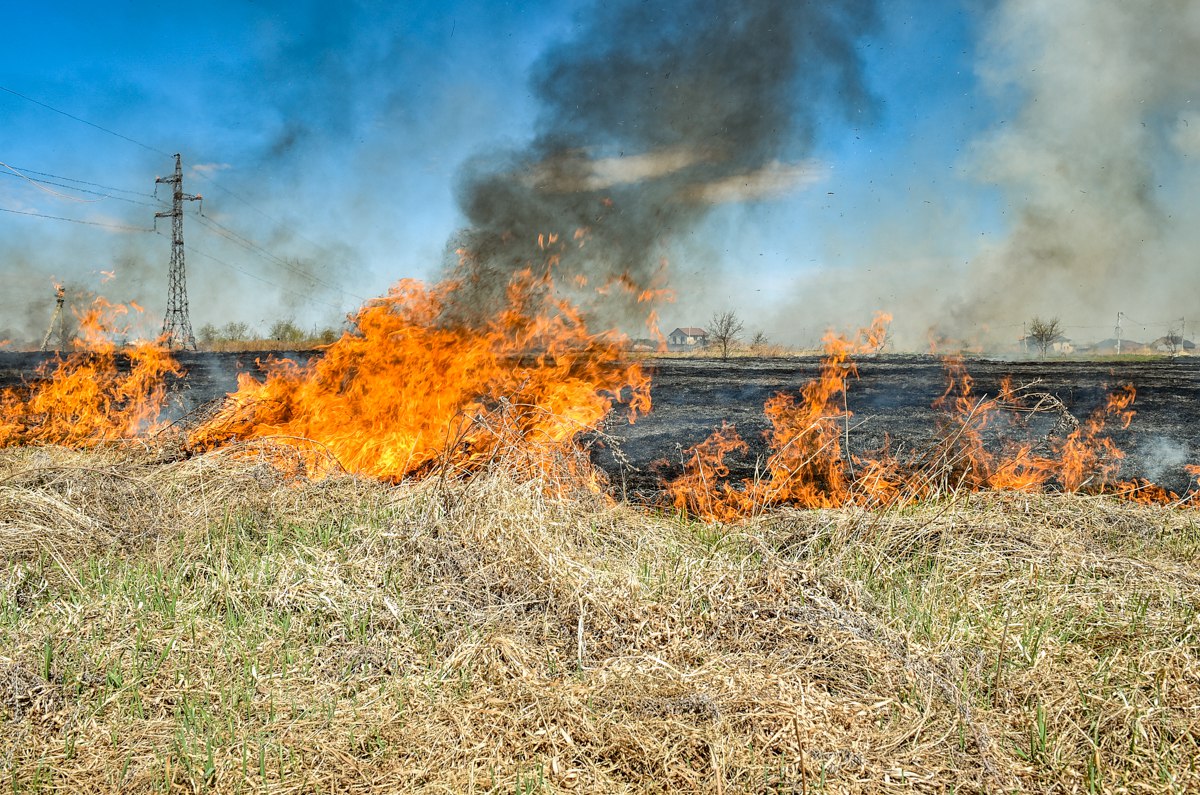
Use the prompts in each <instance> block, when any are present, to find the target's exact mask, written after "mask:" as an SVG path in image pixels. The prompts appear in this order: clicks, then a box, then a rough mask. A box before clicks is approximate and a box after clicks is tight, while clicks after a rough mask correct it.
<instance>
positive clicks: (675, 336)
mask: <svg viewBox="0 0 1200 795" xmlns="http://www.w3.org/2000/svg"><path fill="white" fill-rule="evenodd" d="M667 344H668V345H670V346H672V347H674V348H699V347H700V346H702V345H707V344H708V332H707V331H705V330H704V329H702V328H697V327H695V326H683V327H682V328H677V329H675V330H674V331H672V332H671V333H670V334H668V335H667Z"/></svg>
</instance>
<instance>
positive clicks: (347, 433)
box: [189, 270, 650, 480]
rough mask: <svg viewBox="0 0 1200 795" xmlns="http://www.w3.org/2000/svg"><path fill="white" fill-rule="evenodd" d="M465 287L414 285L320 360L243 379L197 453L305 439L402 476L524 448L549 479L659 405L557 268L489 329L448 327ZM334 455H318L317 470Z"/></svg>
mask: <svg viewBox="0 0 1200 795" xmlns="http://www.w3.org/2000/svg"><path fill="white" fill-rule="evenodd" d="M455 289H456V285H455V284H453V283H443V284H438V285H433V286H425V285H423V284H421V283H419V282H415V281H402V282H400V283H399V284H397V285H396V286H395V287H393V288H392V290H391V291H389V293H388V295H387V296H385V297H383V298H380V299H377V300H375V301H372V302H370V303H369V304H367V305H366V306H364V307H363V308H362V309H361V310H360V311H359V312H358V313H357V315H356V316H355V317H354V318H353V321H354V322H353V327H354V331H353V332H350V333H346V334H344V335H343V336H342V338H341V339H339V340H338V341H336V342H334V343H333V344H331V345H330V346H328V347H327V348H326V349H325V350H324V352H323V354H322V355H321V356H320V357H319V358H316V359H314V360H312V361H311V362H310V363H309V364H308V365H305V366H300V365H297V364H295V363H293V362H290V361H277V362H273V363H271V364H270V365H269V367H270V372H269V374H268V375H267V377H266V379H265V380H263V381H257V380H255V379H253V378H251V377H249V376H242V377H241V378H240V379H239V384H238V390H237V392H235V393H233V394H232V395H230V396H229V398H228V400H227V402H226V404H225V406H224V408H223V409H222V410H221V411H220V413H219V414H218V415H217V416H216V417H215V418H214V419H213V420H212V421H210V422H208V423H206V424H205V425H203V426H202V427H200V428H198V429H197V430H196V431H195V432H194V433H193V434H192V435H191V438H190V440H189V445H190V447H191V449H193V450H197V451H199V450H207V449H211V448H214V447H218V446H221V445H224V444H226V443H228V442H230V441H233V440H247V439H265V438H274V439H277V440H280V441H283V442H284V443H287V442H288V441H289V440H296V439H304V440H309V441H311V442H316V443H317V444H319V445H320V446H321V447H322V448H323V449H324V450H326V451H328V452H329V453H331V454H332V455H333V457H334V458H335V459H336V460H337V462H338V463H339V464H340V465H341V466H342V467H344V468H345V469H347V470H350V471H354V472H360V473H364V474H369V475H373V476H376V477H380V478H384V479H389V480H399V479H401V478H404V477H407V476H413V475H419V474H421V473H423V472H428V471H430V470H431V469H433V468H435V467H436V468H444V467H450V468H451V470H452V471H454V472H458V473H471V472H475V471H479V470H480V469H482V468H484V467H485V466H486V465H487V464H488V463H490V462H492V461H494V460H496V459H497V457H499V456H503V455H506V454H510V453H513V452H517V453H519V454H520V457H521V460H522V461H523V462H524V464H523V467H524V469H525V471H526V472H527V473H528V474H533V475H544V474H545V472H546V467H547V466H549V462H551V461H554V460H565V458H569V456H564V454H566V453H569V452H570V449H571V445H572V443H573V441H574V440H575V439H576V438H577V437H578V436H579V435H580V434H581V433H583V432H586V431H590V430H594V429H596V428H597V427H598V426H599V424H600V422H601V421H602V420H603V419H604V418H605V416H606V415H607V414H608V413H609V412H610V410H611V409H612V408H613V406H614V404H615V403H617V402H619V401H622V402H626V403H628V406H629V417H630V421H632V420H633V418H634V417H636V416H637V415H638V414H641V413H644V412H646V411H648V410H649V408H650V390H649V378H648V377H647V376H646V375H645V374H644V373H643V372H642V369H641V367H640V365H637V364H631V363H626V362H624V361H622V358H621V346H620V344H619V342H620V340H619V339H618V338H616V337H615V336H613V335H593V334H591V333H589V332H588V331H587V329H586V327H585V326H584V323H583V321H582V319H581V317H580V315H579V312H578V310H577V309H576V308H575V307H574V306H572V305H570V304H568V303H566V302H565V301H561V300H558V299H555V298H554V297H553V295H552V282H551V280H550V276H549V273H548V271H547V272H546V273H543V274H541V275H535V274H534V273H533V272H532V271H530V270H525V271H522V272H521V273H519V274H517V276H516V277H514V279H513V281H512V282H511V283H510V285H509V288H508V307H507V308H506V309H505V310H504V311H503V312H501V313H500V314H499V315H497V316H496V317H495V318H494V319H493V320H492V321H491V322H490V323H489V324H488V325H487V327H486V328H484V329H470V328H464V327H457V326H454V325H444V324H443V320H442V318H443V312H442V310H443V309H444V308H445V306H446V305H447V303H448V302H450V301H453V299H454V296H455ZM306 449H308V448H306ZM323 460H324V459H322V458H321V457H319V456H313V457H312V458H310V459H309V460H308V461H307V463H308V465H309V470H310V472H311V473H313V474H320V473H321V471H322V468H323V467H325V466H327V465H326V464H324V463H322V462H323Z"/></svg>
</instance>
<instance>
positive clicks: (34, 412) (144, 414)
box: [0, 299, 183, 447]
mask: <svg viewBox="0 0 1200 795" xmlns="http://www.w3.org/2000/svg"><path fill="white" fill-rule="evenodd" d="M127 313H128V309H127V308H126V307H125V306H122V305H120V304H110V303H108V302H106V301H104V300H103V299H97V301H96V302H95V303H94V304H93V305H92V306H91V307H90V308H89V309H88V310H87V311H86V312H84V313H83V314H82V315H81V316H80V317H79V331H80V334H81V335H82V340H81V341H76V342H75V343H74V344H75V349H74V350H73V351H72V352H71V353H70V354H69V355H67V356H66V357H65V358H63V359H58V360H54V361H51V362H47V363H46V364H44V365H43V366H42V367H40V368H39V369H38V373H37V375H38V379H39V383H38V385H37V386H36V387H35V388H33V389H31V390H20V389H6V390H4V391H3V392H2V393H0V447H8V446H13V445H22V444H61V445H66V446H69V447H92V446H94V445H97V444H101V443H103V442H108V441H115V440H120V439H131V438H134V437H136V436H138V435H141V434H147V433H153V432H154V431H156V430H157V429H158V428H159V427H161V426H160V415H161V411H162V408H163V405H164V401H165V397H166V379H167V376H176V377H178V376H181V375H182V374H183V371H182V369H181V368H180V367H179V364H178V363H177V362H176V361H175V360H174V359H173V358H172V357H171V354H170V351H168V350H167V349H166V348H165V347H164V346H163V345H161V344H159V343H157V342H154V343H150V342H139V343H136V344H134V345H133V346H131V347H129V348H127V349H125V350H122V351H118V347H117V345H116V344H115V343H114V342H113V341H112V337H113V336H114V335H119V334H122V333H124V331H125V330H126V329H124V328H122V327H119V326H118V325H117V324H116V320H117V319H118V318H119V317H120V316H122V315H125V314H127ZM119 354H123V355H124V356H125V357H127V359H128V361H127V363H126V362H119V359H120V356H119Z"/></svg>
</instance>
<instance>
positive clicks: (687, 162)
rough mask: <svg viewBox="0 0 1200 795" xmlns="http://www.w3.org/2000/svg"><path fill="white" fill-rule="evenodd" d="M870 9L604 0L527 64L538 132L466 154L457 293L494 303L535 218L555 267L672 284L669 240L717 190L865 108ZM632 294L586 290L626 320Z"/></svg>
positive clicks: (528, 252) (765, 1) (779, 177)
mask: <svg viewBox="0 0 1200 795" xmlns="http://www.w3.org/2000/svg"><path fill="white" fill-rule="evenodd" d="M877 23H878V14H877V11H876V7H875V2H874V0H842V1H841V2H805V1H804V0H749V1H747V2H739V3H729V2H726V1H725V0H684V1H683V2H680V0H670V2H662V1H661V0H660V1H658V2H644V1H643V0H620V1H619V2H605V3H597V4H596V5H595V6H594V7H593V8H591V9H590V10H589V11H588V12H587V13H586V14H585V16H584V17H583V18H582V19H581V20H580V25H579V28H578V29H579V33H578V35H576V36H575V37H573V38H572V39H570V40H569V41H565V42H562V43H561V44H558V45H557V46H554V47H552V48H551V49H550V50H548V51H547V52H546V53H545V54H544V56H543V57H542V58H541V59H540V60H539V61H538V62H537V64H536V66H535V68H534V73H533V76H532V90H533V92H534V94H535V96H536V97H537V98H538V99H539V101H540V103H541V113H540V116H539V118H538V121H537V134H536V136H535V137H534V139H533V140H532V142H531V143H530V144H529V145H528V146H527V147H526V148H524V149H522V150H520V151H507V152H500V153H497V152H492V153H487V154H485V155H481V156H479V157H477V158H475V159H474V160H472V161H471V162H469V163H468V164H467V165H466V166H465V167H464V169H463V173H462V176H461V184H460V185H459V202H460V204H461V207H462V209H463V211H464V213H465V215H466V217H467V219H468V224H469V225H468V228H467V229H466V230H465V231H463V232H462V233H461V234H460V236H459V238H458V239H457V240H455V241H454V242H453V245H452V246H451V247H452V249H454V250H456V251H458V250H461V251H465V252H467V256H466V257H465V258H464V259H462V260H458V259H455V260H454V261H452V262H451V263H450V265H449V267H450V269H451V271H452V273H453V274H454V275H455V276H456V277H458V278H460V279H462V280H463V282H464V289H463V292H462V293H460V297H462V298H464V299H466V300H464V301H463V302H462V304H461V305H460V306H459V307H458V308H457V310H456V311H459V312H462V313H465V317H464V318H462V319H465V320H481V319H485V318H486V317H487V316H489V315H490V314H491V313H492V312H494V311H495V309H496V308H497V307H498V305H499V304H500V302H501V301H502V299H503V296H504V287H505V285H506V284H507V283H508V280H509V277H510V276H511V274H513V273H514V272H515V271H518V270H520V269H521V268H524V267H526V266H527V265H529V264H533V263H535V262H539V261H540V260H538V259H537V256H535V255H536V254H537V249H536V246H537V241H538V237H539V235H550V234H555V235H558V236H559V243H557V244H556V245H557V246H558V247H559V248H561V249H562V260H561V264H560V265H559V266H558V271H557V272H558V275H559V282H560V283H567V284H576V283H578V282H577V279H578V278H579V277H585V278H586V279H587V282H588V289H589V290H591V289H593V288H596V287H602V286H604V285H610V286H611V285H614V284H616V283H618V281H619V280H621V279H622V277H627V279H628V282H631V283H632V284H636V285H639V286H642V287H645V286H662V282H663V278H664V277H663V274H662V273H661V272H660V269H661V267H662V260H663V257H664V255H665V254H666V251H667V246H668V245H669V244H670V242H671V241H672V240H674V239H677V238H679V237H680V236H683V235H685V234H687V233H688V232H689V231H690V230H692V229H693V227H694V225H695V224H696V222H697V221H699V220H700V219H701V218H703V217H704V216H705V215H706V213H708V212H709V210H710V209H711V208H712V207H713V206H714V205H716V204H719V203H723V202H728V201H752V200H754V199H757V198H762V197H766V196H770V195H773V194H776V193H779V192H781V191H784V190H787V189H789V188H791V187H793V186H795V185H797V184H799V183H803V182H805V181H807V180H810V179H812V178H813V171H814V167H813V166H812V164H811V162H810V161H809V160H808V158H809V156H810V152H811V148H812V144H813V141H814V137H815V135H816V134H817V130H818V125H819V122H820V120H821V119H822V118H823V117H828V116H830V115H833V116H854V117H862V116H866V115H869V112H870V104H871V103H870V97H869V95H868V91H867V90H866V88H865V86H864V82H863V75H862V68H861V65H860V63H859V60H858V56H857V53H856V45H857V43H858V40H859V39H860V38H861V37H863V36H864V35H865V34H867V33H869V32H871V31H872V30H873V29H874V28H875V27H876V25H877ZM622 296H623V298H622ZM614 298H618V299H619V300H616V301H614V300H613V299H614ZM636 298H637V296H636V291H632V292H630V291H621V290H615V291H612V290H610V291H608V295H607V296H606V297H605V299H604V306H603V308H602V309H601V308H600V306H599V304H598V303H593V304H592V305H591V306H590V307H589V308H590V309H592V310H593V311H600V312H601V313H602V315H603V316H604V318H605V321H606V322H617V323H620V322H625V323H628V322H630V321H632V320H634V319H635V318H638V319H644V317H645V312H644V311H639V310H638V309H637V301H636Z"/></svg>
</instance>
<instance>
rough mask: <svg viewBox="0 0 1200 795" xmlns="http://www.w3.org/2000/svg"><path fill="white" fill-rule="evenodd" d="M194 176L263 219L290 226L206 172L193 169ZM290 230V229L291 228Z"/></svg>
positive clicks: (303, 238) (295, 232) (305, 238)
mask: <svg viewBox="0 0 1200 795" xmlns="http://www.w3.org/2000/svg"><path fill="white" fill-rule="evenodd" d="M193 174H194V175H195V176H196V177H199V178H200V179H202V180H204V181H205V182H207V183H208V184H210V185H212V186H213V187H214V188H216V189H217V190H219V191H223V192H224V193H227V194H229V195H230V196H232V197H233V198H235V199H237V200H238V201H240V202H241V203H242V204H244V205H246V206H247V207H249V208H250V209H251V210H253V211H254V212H256V213H258V214H259V215H261V216H262V217H263V218H266V219H267V220H268V221H271V222H272V223H275V224H278V225H280V226H288V224H285V223H284V222H283V221H280V220H279V219H278V218H275V217H274V216H272V215H270V214H269V213H267V212H266V211H265V210H262V209H260V208H258V207H255V206H254V205H253V204H251V203H250V202H249V201H248V200H247V199H244V198H242V197H241V196H239V195H238V194H236V193H234V192H233V191H231V190H230V189H229V188H226V187H225V186H224V185H221V184H220V183H218V182H217V181H216V180H214V179H213V178H212V177H210V176H208V175H207V174H205V173H204V172H202V171H195V170H194V169H193ZM289 228H290V227H289ZM292 232H293V234H295V235H296V237H298V238H300V239H301V240H303V241H304V242H306V243H308V244H310V245H312V246H314V247H316V248H323V246H322V245H321V244H320V243H317V242H316V241H314V240H310V239H309V238H307V237H305V236H304V235H302V234H300V233H299V232H297V231H295V230H294V229H293V230H292Z"/></svg>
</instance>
